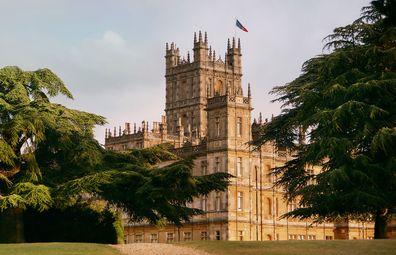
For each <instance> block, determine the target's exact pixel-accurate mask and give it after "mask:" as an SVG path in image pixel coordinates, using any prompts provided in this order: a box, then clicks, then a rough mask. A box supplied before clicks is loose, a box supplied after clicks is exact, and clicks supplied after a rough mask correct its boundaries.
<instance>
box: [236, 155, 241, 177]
mask: <svg viewBox="0 0 396 255" xmlns="http://www.w3.org/2000/svg"><path fill="white" fill-rule="evenodd" d="M236 167H237V169H236V170H237V171H236V172H237V176H238V177H241V176H242V158H241V157H238V158H237V165H236Z"/></svg>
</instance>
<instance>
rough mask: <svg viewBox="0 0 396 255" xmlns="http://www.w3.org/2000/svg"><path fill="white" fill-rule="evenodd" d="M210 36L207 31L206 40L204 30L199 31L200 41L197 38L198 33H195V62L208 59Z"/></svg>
mask: <svg viewBox="0 0 396 255" xmlns="http://www.w3.org/2000/svg"><path fill="white" fill-rule="evenodd" d="M208 50H209V48H208V36H207V33H206V32H205V40H202V32H201V31H199V35H198V41H197V40H196V33H194V48H193V51H194V62H205V61H208Z"/></svg>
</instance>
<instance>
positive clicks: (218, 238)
mask: <svg viewBox="0 0 396 255" xmlns="http://www.w3.org/2000/svg"><path fill="white" fill-rule="evenodd" d="M215 233H216V235H215V237H216V240H221V234H220V230H216V232H215Z"/></svg>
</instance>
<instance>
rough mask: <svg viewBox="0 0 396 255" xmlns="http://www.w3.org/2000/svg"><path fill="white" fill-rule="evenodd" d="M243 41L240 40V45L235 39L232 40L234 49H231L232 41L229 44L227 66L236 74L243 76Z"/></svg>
mask: <svg viewBox="0 0 396 255" xmlns="http://www.w3.org/2000/svg"><path fill="white" fill-rule="evenodd" d="M241 57H242V54H241V41H240V39H239V38H238V45H236V43H235V37H234V38H232V47H230V40H228V44H227V64H228V65H229V66H230V67H231V68H232V69H233V70H234V72H235V73H239V74H242V63H241Z"/></svg>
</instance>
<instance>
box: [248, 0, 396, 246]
mask: <svg viewBox="0 0 396 255" xmlns="http://www.w3.org/2000/svg"><path fill="white" fill-rule="evenodd" d="M325 40H326V41H327V44H326V45H325V49H328V50H330V52H329V53H327V54H322V55H319V56H317V57H314V58H312V59H310V60H308V61H306V62H305V63H304V65H303V68H302V71H303V72H302V74H301V75H300V76H299V77H298V78H296V79H295V80H293V81H292V82H290V83H288V84H286V85H284V86H279V87H275V88H274V89H273V90H272V92H271V93H273V94H275V95H278V98H277V99H276V100H275V101H278V102H282V103H283V105H282V108H283V109H282V112H281V114H280V115H279V116H276V117H275V118H274V119H273V120H272V121H271V122H270V123H268V124H267V125H266V126H265V127H263V129H262V136H261V137H260V139H258V140H257V141H255V144H256V145H261V144H263V143H265V142H267V141H274V142H275V144H276V146H277V147H278V148H279V147H288V148H289V149H290V150H291V151H293V152H294V157H293V158H292V159H291V160H289V161H288V162H287V163H286V164H285V165H284V166H283V167H279V168H276V169H274V171H273V173H274V174H277V175H279V179H278V182H277V185H280V186H283V187H284V188H285V190H286V196H287V198H288V199H289V200H291V199H294V198H299V201H300V206H301V208H299V209H296V210H294V211H292V212H290V213H288V214H286V215H285V216H286V217H298V218H311V217H313V218H315V219H317V220H335V219H339V218H349V219H357V220H368V219H371V220H374V221H375V238H386V223H387V221H388V219H389V217H390V216H391V215H392V213H394V212H395V209H396V149H395V148H396V1H394V0H377V1H372V2H371V5H370V6H369V7H365V8H363V9H362V15H361V17H360V18H359V19H357V20H356V21H354V22H353V23H352V24H350V25H347V26H345V27H340V28H336V29H335V30H334V33H333V34H331V35H329V36H328V37H326V38H325ZM299 131H300V135H301V131H303V132H304V133H306V135H307V141H306V143H298V142H297V141H298V140H299V139H298V138H299ZM308 165H311V166H312V165H316V166H321V167H322V170H321V172H320V173H319V174H317V175H312V174H310V173H309V171H307V170H306V169H307V166H308Z"/></svg>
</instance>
